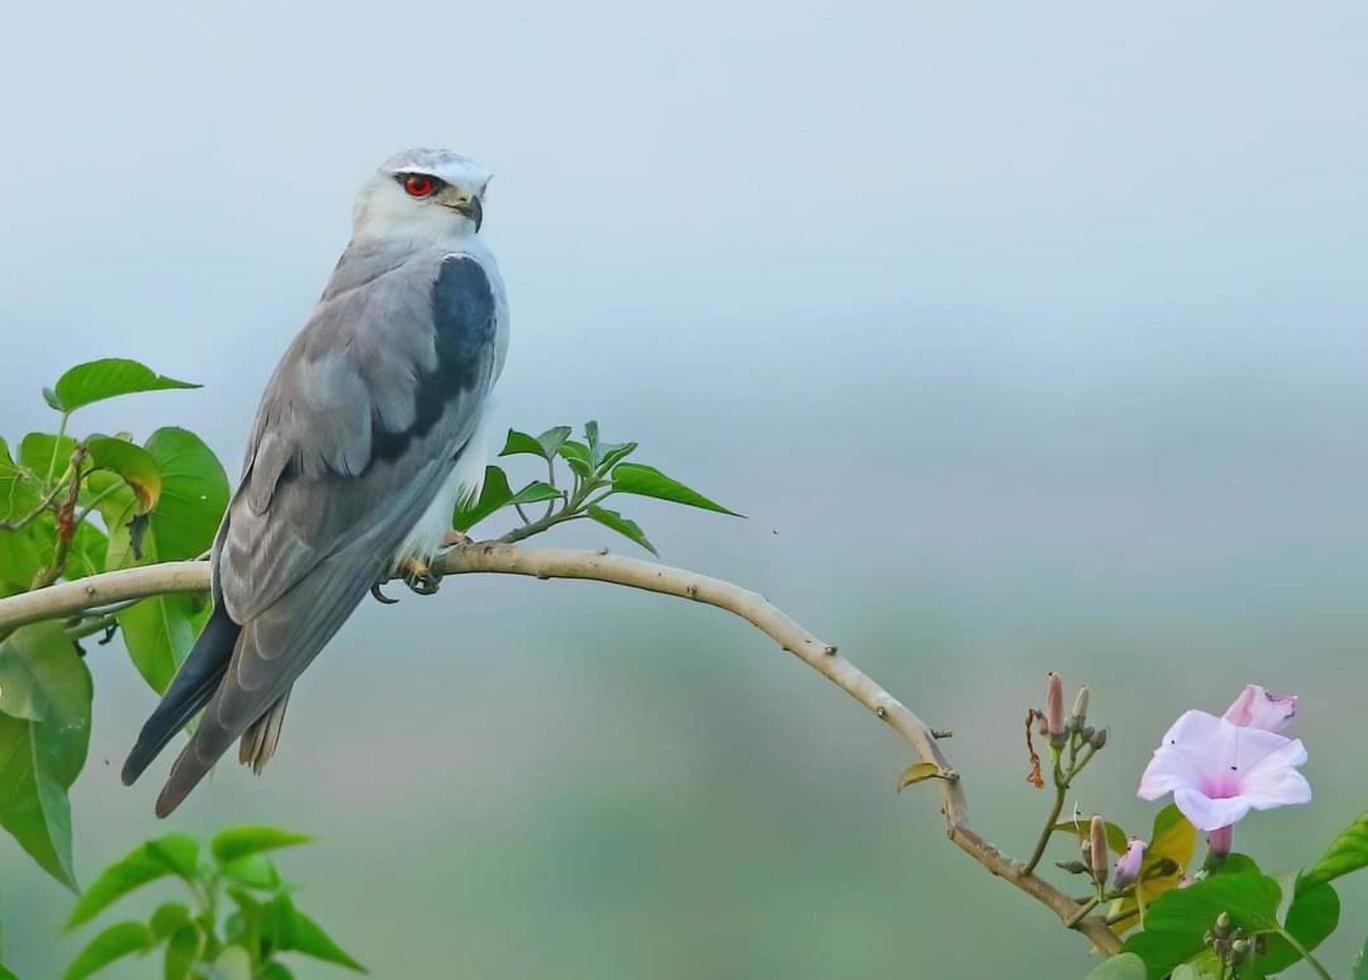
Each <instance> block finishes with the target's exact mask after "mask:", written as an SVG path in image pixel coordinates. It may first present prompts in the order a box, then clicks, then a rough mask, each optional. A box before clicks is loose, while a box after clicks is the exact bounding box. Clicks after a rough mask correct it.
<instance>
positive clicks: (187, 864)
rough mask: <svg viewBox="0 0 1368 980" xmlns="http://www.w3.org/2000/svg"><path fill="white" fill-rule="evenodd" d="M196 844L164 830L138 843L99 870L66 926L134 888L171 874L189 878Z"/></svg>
mask: <svg viewBox="0 0 1368 980" xmlns="http://www.w3.org/2000/svg"><path fill="white" fill-rule="evenodd" d="M198 861H199V844H197V843H195V841H194V839H193V838H191V837H187V836H185V835H184V834H167V835H166V836H164V837H158V838H156V839H154V840H149V841H145V842H143V843H142V844H139V845H138V846H137V847H135V848H133V850H131V851H129V852H128V853H127V854H126V855H124V856H123V857H122V858H120V859H119V860H118V861H115V862H114V863H113V864H111V865H110V866H109V867H107V868H105V869H104V870H103V871H101V872H100V876H99V877H98V878H96V879H95V881H94V882H93V883H92V884H91V886H90V887H89V888H87V889H86V891H85V894H84V895H82V896H81V898H80V901H78V902H77V903H76V908H75V909H73V910H72V912H71V918H70V919H69V920H68V921H67V928H68V929H71V928H74V927H75V926H79V925H80V924H81V923H83V922H89V921H90V920H91V919H93V918H95V916H97V915H99V914H100V913H101V912H103V911H104V910H105V909H106V908H108V907H109V906H110V905H112V904H113V903H114V902H116V901H118V900H119V899H120V898H122V897H123V896H125V895H127V894H128V893H129V892H131V891H133V890H134V889H137V888H141V887H142V886H143V885H146V884H148V883H149V882H153V881H156V880H158V879H159V878H165V877H168V876H170V875H175V876H176V877H179V878H182V879H184V880H186V881H191V880H193V879H194V877H195V870H196V864H197V863H198Z"/></svg>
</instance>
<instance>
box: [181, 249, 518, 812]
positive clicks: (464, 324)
mask: <svg viewBox="0 0 1368 980" xmlns="http://www.w3.org/2000/svg"><path fill="white" fill-rule="evenodd" d="M353 251H355V252H356V254H355V255H353V254H352V253H353ZM500 288H501V287H499V285H498V280H497V273H495V274H494V276H493V278H491V275H490V273H489V272H487V271H486V269H485V267H484V266H483V265H482V263H481V262H480V261H479V260H478V259H476V258H474V257H472V256H469V255H452V254H450V253H449V250H444V249H441V248H429V249H425V250H423V251H419V252H417V253H412V254H409V255H408V256H407V257H406V258H405V257H401V256H398V255H395V254H393V253H390V252H386V251H384V250H377V249H376V248H375V247H373V246H365V247H359V246H353V247H352V248H350V249H348V253H347V254H345V255H344V256H343V258H342V261H341V262H340V263H339V264H338V268H337V270H336V272H335V273H334V276H333V280H332V282H330V284H329V286H328V288H327V289H326V290H325V291H324V294H323V298H322V299H321V301H320V304H319V306H318V309H317V310H316V311H315V313H314V316H313V318H312V319H311V320H310V322H309V324H308V326H306V327H305V329H304V331H303V332H302V333H301V334H300V335H299V336H298V337H297V338H296V339H295V341H294V343H292V344H291V345H290V348H289V350H288V351H287V352H286V354H285V357H284V358H283V360H282V361H281V363H280V365H279V367H278V368H277V369H276V372H275V374H274V376H273V377H272V379H271V382H270V384H269V386H268V387H267V390H266V392H265V395H264V396H263V398H262V402H261V407H260V408H259V410H258V413H257V418H256V423H255V426H254V429H253V433H252V436H251V439H250V442H249V447H248V452H247V458H246V460H245V464H244V472H243V479H242V483H241V485H240V486H239V489H238V491H237V493H236V494H235V496H234V498H233V500H232V502H231V503H230V504H229V508H228V513H227V515H226V516H225V518H224V526H223V528H222V530H221V532H220V535H219V541H218V545H217V546H216V548H215V552H214V555H213V561H214V580H215V598H216V600H217V601H221V603H222V604H223V608H224V609H226V611H227V612H228V614H229V616H230V617H231V619H232V621H233V622H235V623H238V624H240V625H241V627H242V630H241V634H240V635H239V637H238V639H237V643H236V646H235V648H234V650H233V654H232V659H231V662H230V663H229V664H228V668H227V670H226V672H225V673H224V676H223V679H222V681H221V682H220V683H219V686H218V688H217V690H216V691H215V692H214V695H213V697H212V699H211V700H210V701H209V704H208V706H207V707H206V708H205V711H204V715H203V717H202V720H201V723H200V725H199V727H198V729H197V730H196V732H195V735H194V736H193V738H192V739H191V742H190V744H189V745H187V746H186V747H185V749H184V751H183V752H182V753H181V755H180V758H178V759H177V761H176V763H175V765H174V766H173V768H172V771H171V775H170V777H169V779H168V781H167V784H166V786H165V788H164V789H163V791H162V795H161V797H160V799H159V800H158V805H157V812H158V813H159V814H161V815H165V814H166V813H169V812H170V811H171V810H172V809H174V808H175V807H176V805H178V804H179V803H180V801H181V800H182V799H184V797H185V795H186V794H187V793H189V791H190V790H191V789H192V788H193V787H194V786H195V784H196V783H198V782H199V780H200V779H201V778H202V777H203V775H204V774H205V773H206V772H207V771H208V770H209V769H210V767H212V766H213V764H214V763H215V761H217V759H218V758H219V757H220V756H221V755H222V754H223V753H224V752H225V751H226V750H227V749H228V747H229V746H230V745H231V744H232V742H233V740H234V739H236V738H238V737H239V736H242V735H243V734H244V732H247V730H248V729H249V728H252V726H254V725H256V724H257V723H258V722H260V723H261V724H262V727H261V728H259V729H255V730H253V732H252V733H251V735H250V737H249V738H248V739H247V740H246V741H245V742H244V745H243V755H244V758H246V759H256V758H258V757H259V756H260V754H261V750H263V749H264V748H266V746H267V745H268V743H269V747H270V749H271V750H272V751H273V750H274V742H275V740H276V739H277V738H278V737H279V719H278V718H275V713H274V712H273V711H272V709H273V706H275V705H277V704H278V705H279V706H280V708H279V711H280V714H281V715H282V716H283V712H284V700H285V698H286V697H287V696H288V694H289V691H290V689H291V687H292V685H293V684H294V682H295V680H296V679H297V678H298V677H299V675H300V674H301V673H302V672H303V670H304V669H305V667H307V666H308V664H309V663H310V662H311V661H312V660H313V658H314V657H315V656H317V654H318V653H319V651H320V650H321V649H322V648H323V646H324V645H325V644H326V643H327V642H328V640H329V639H331V638H332V636H333V635H334V634H335V633H336V631H337V630H338V629H339V628H340V627H341V625H342V624H343V622H345V621H346V619H347V617H348V616H349V615H350V614H351V612H352V610H353V609H354V608H355V607H356V606H357V604H359V603H360V602H361V600H362V599H363V598H364V597H365V596H366V594H367V592H368V590H369V588H370V586H371V584H372V583H373V582H374V581H375V580H376V579H377V578H378V577H379V576H380V575H381V574H383V573H384V572H385V571H386V570H387V567H388V566H389V564H390V563H391V562H392V561H393V559H394V557H395V552H396V550H397V549H398V548H399V546H400V544H401V543H402V542H403V540H404V538H405V536H406V535H407V533H408V532H409V530H410V529H411V528H412V527H413V525H414V523H415V522H416V520H417V519H418V517H419V516H420V515H421V514H422V513H423V511H424V510H425V509H426V508H427V507H428V505H429V504H430V503H431V502H432V500H433V499H434V498H435V496H436V495H437V493H438V491H439V489H440V488H441V486H442V484H443V483H444V482H445V480H446V479H447V477H448V476H449V474H450V473H451V470H452V467H453V466H454V465H455V461H456V458H457V457H458V455H459V452H460V450H461V448H462V447H463V446H464V445H465V444H466V442H467V441H468V440H469V439H470V437H471V435H472V433H473V432H474V429H475V427H476V424H477V423H478V420H479V414H480V410H481V408H482V406H483V403H484V400H485V398H486V396H487V394H488V392H489V389H490V388H491V387H492V385H493V383H494V380H495V377H496V375H497V373H498V370H499V368H500V367H501V361H502V347H501V344H500V342H499V337H498V331H497V329H496V328H497V320H498V318H499V315H500V310H501V307H502V296H501V293H499V292H497V290H499V289H500ZM268 712H272V714H271V717H266V716H267V713H268ZM268 754H269V753H268Z"/></svg>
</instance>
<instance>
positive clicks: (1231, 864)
mask: <svg viewBox="0 0 1368 980" xmlns="http://www.w3.org/2000/svg"><path fill="white" fill-rule="evenodd" d="M1207 873H1208V874H1213V875H1261V874H1263V869H1262V868H1260V867H1259V864H1258V862H1257V861H1255V860H1254V859H1253V858H1252V857H1250V856H1249V855H1248V854H1241V853H1240V852H1239V851H1232V852H1230V853H1229V854H1227V855H1226V856H1225V857H1223V858H1220V859H1219V860H1216V861H1214V862H1212V863H1211V864H1210V865H1209V866H1208V868H1207Z"/></svg>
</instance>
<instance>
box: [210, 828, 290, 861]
mask: <svg viewBox="0 0 1368 980" xmlns="http://www.w3.org/2000/svg"><path fill="white" fill-rule="evenodd" d="M311 840H313V838H312V837H309V836H308V835H306V834H296V833H294V832H293V831H290V830H281V829H280V828H279V827H267V826H265V825H261V824H253V825H247V826H242V827H229V828H228V829H226V830H221V831H219V833H218V834H217V835H216V836H215V837H214V839H213V840H212V841H210V842H209V847H210V849H211V850H212V851H213V852H214V859H215V860H217V861H218V863H219V864H220V865H224V864H228V863H229V862H231V861H236V860H238V859H240V858H244V857H246V856H247V855H249V854H261V853H262V852H264V851H274V850H276V849H278V848H281V847H294V846H295V845H297V844H307V843H309V842H310V841H311Z"/></svg>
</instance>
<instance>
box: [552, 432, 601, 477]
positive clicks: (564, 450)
mask: <svg viewBox="0 0 1368 980" xmlns="http://www.w3.org/2000/svg"><path fill="white" fill-rule="evenodd" d="M556 455H558V456H560V458H561V459H563V460H565V462H566V465H567V466H569V467H570V469H571V470H572V471H573V472H574V473H575V475H576V476H578V477H580V478H581V479H584V480H592V479H593V478H594V464H593V463H592V462H591V457H590V454H589V447H588V446H586V445H585V444H584V443H582V442H576V441H575V440H574V439H566V440H564V441H563V442H562V443H561V444H560V445H559V446H557V447H556Z"/></svg>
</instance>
